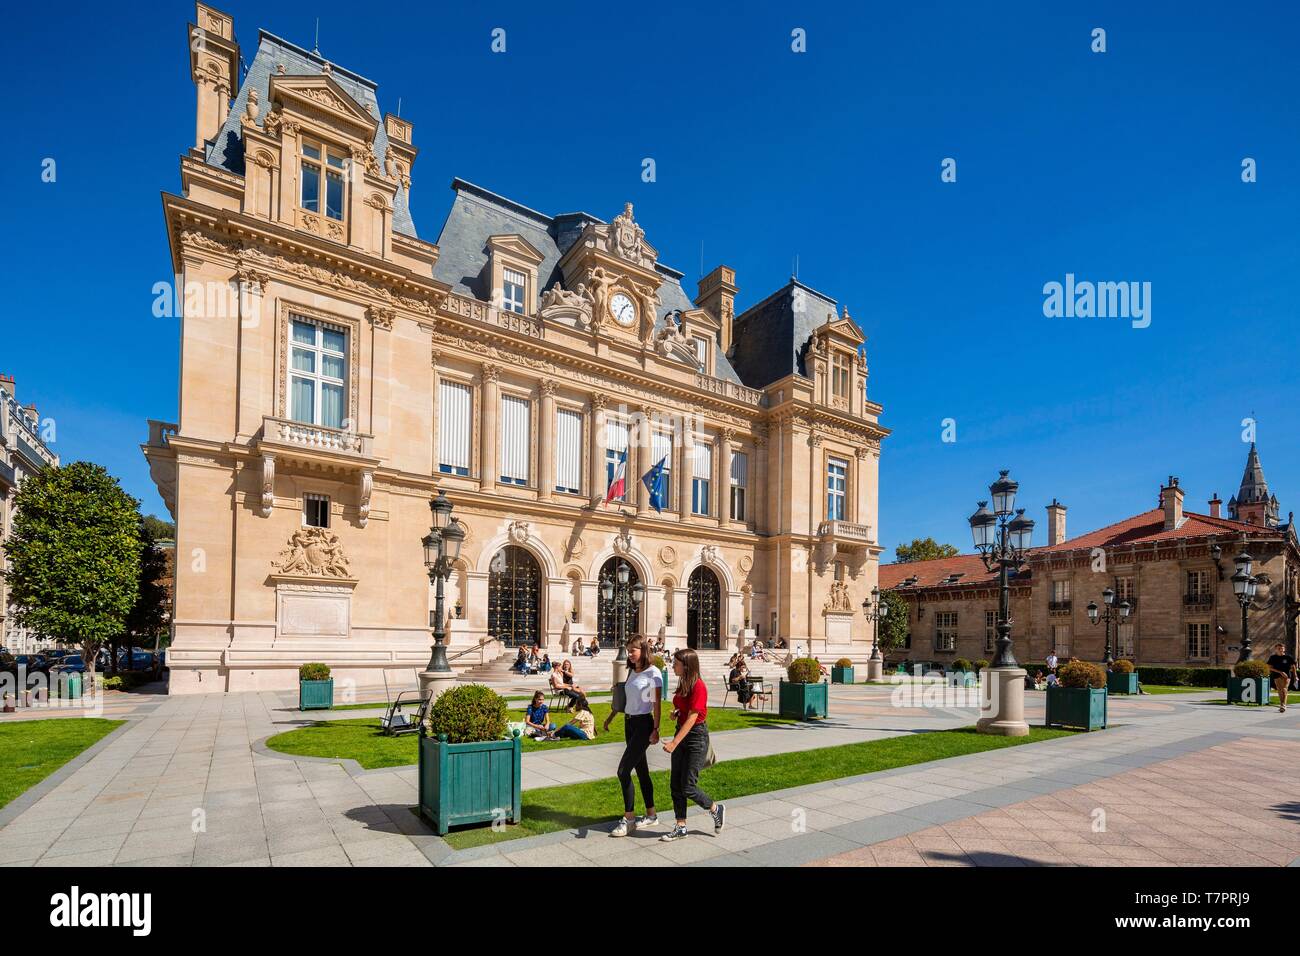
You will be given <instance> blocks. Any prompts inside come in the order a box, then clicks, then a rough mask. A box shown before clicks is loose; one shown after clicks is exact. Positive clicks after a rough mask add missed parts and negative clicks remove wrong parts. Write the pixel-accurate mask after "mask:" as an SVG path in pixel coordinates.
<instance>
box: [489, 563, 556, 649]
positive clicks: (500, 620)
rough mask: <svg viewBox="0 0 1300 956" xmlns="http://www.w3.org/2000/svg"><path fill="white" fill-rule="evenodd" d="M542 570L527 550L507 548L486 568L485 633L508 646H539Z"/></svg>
mask: <svg viewBox="0 0 1300 956" xmlns="http://www.w3.org/2000/svg"><path fill="white" fill-rule="evenodd" d="M541 584H542V571H541V568H539V567H538V565H537V559H536V558H534V557H533V556H532V555H531V554H529V553H528V551H527V549H525V548H521V547H519V546H518V545H514V544H511V545H507V546H506V547H504V548H502V549H501V550H500V551H498V552H497V553H496V554H495V555H494V556H493V558H492V562H491V563H490V564H489V565H488V624H487V627H488V633H489V634H491V635H492V636H494V637H496V638H497V639H498V640H500V641H501V642H502V643H504V644H506V645H507V646H508V647H519V646H521V645H526V644H535V643H541V641H540V636H539V630H538V626H537V623H538V621H539V620H540V618H541V615H540V613H539V604H540V602H541Z"/></svg>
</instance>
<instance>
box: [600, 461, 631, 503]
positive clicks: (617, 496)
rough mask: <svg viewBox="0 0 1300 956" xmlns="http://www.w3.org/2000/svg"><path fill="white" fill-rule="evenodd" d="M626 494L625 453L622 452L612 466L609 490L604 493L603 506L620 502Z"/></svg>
mask: <svg viewBox="0 0 1300 956" xmlns="http://www.w3.org/2000/svg"><path fill="white" fill-rule="evenodd" d="M626 494H627V452H626V451H625V452H623V454H622V455H620V456H619V458H618V463H617V464H616V465H615V466H614V475H613V477H612V478H610V480H609V490H608V491H606V492H605V504H606V505H608V504H609V503H610V502H611V501H620V500H622V498H623V496H624V495H626Z"/></svg>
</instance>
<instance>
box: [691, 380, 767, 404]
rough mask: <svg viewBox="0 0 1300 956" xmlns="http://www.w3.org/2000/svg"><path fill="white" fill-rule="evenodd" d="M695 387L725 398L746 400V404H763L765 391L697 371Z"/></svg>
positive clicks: (739, 400)
mask: <svg viewBox="0 0 1300 956" xmlns="http://www.w3.org/2000/svg"><path fill="white" fill-rule="evenodd" d="M695 387H696V388H700V389H703V390H704V391H706V392H711V393H712V394H714V395H720V396H722V397H723V398H730V399H734V400H735V401H738V402H744V403H745V404H746V405H755V406H758V405H762V404H763V393H762V392H760V391H759V390H758V389H756V388H749V387H747V386H745V385H741V384H739V383H738V382H729V381H727V380H726V379H722V378H715V377H714V376H712V375H706V374H705V373H703V372H696V373H695Z"/></svg>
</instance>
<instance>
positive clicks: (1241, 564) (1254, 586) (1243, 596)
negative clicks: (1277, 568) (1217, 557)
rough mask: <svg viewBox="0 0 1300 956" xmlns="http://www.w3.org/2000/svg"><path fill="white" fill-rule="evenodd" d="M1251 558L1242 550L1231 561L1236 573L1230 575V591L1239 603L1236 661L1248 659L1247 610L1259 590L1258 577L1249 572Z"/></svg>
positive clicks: (1252, 562) (1248, 622) (1251, 563)
mask: <svg viewBox="0 0 1300 956" xmlns="http://www.w3.org/2000/svg"><path fill="white" fill-rule="evenodd" d="M1254 560H1255V559H1254V558H1252V557H1251V556H1250V555H1249V554H1247V553H1246V552H1245V551H1242V552H1241V553H1240V554H1238V555H1237V556H1236V557H1235V558H1233V559H1232V563H1233V564H1235V565H1236V566H1237V573H1236V574H1234V575H1233V576H1232V593H1233V594H1235V595H1236V596H1237V603H1238V604H1240V605H1241V650H1240V651H1239V652H1238V654H1237V663H1238V664H1240V663H1242V662H1243V661H1248V660H1250V618H1249V616H1248V615H1249V612H1250V609H1251V606H1252V605H1253V604H1254V601H1255V594H1256V592H1257V591H1258V590H1259V578H1257V577H1255V575H1253V574H1252V573H1251V568H1252V566H1253V564H1254Z"/></svg>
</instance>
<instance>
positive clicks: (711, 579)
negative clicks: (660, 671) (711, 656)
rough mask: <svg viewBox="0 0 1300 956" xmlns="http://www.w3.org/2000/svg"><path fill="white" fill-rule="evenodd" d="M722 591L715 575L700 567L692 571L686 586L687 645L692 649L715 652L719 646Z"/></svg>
mask: <svg viewBox="0 0 1300 956" xmlns="http://www.w3.org/2000/svg"><path fill="white" fill-rule="evenodd" d="M720 592H721V588H720V587H719V585H718V576H717V575H716V574H714V573H713V571H712V570H711V569H709V568H706V567H705V566H704V565H700V566H699V567H698V568H696V569H695V570H694V571H692V572H691V577H690V580H689V582H688V583H687V586H686V646H687V647H690V648H692V649H694V650H707V651H712V650H717V649H718V647H719V638H720V633H719V632H720V629H721V626H722V625H721V619H720V616H721V612H720V609H719V600H720Z"/></svg>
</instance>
